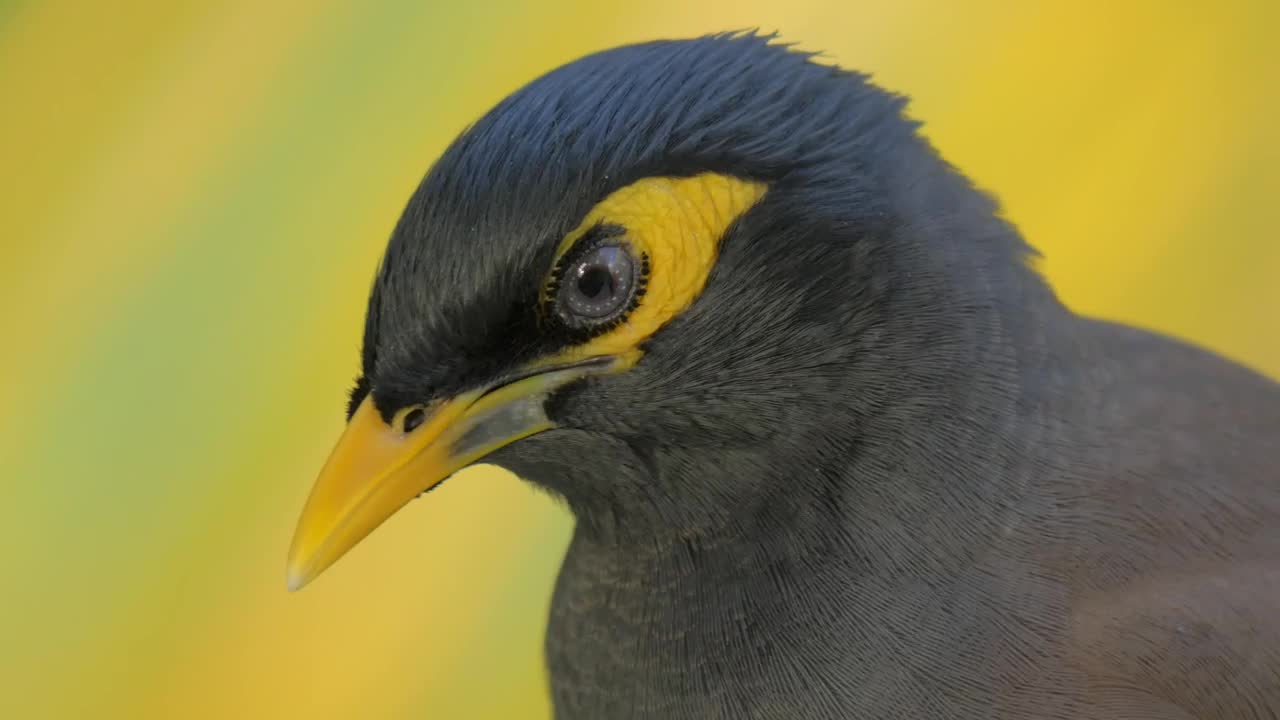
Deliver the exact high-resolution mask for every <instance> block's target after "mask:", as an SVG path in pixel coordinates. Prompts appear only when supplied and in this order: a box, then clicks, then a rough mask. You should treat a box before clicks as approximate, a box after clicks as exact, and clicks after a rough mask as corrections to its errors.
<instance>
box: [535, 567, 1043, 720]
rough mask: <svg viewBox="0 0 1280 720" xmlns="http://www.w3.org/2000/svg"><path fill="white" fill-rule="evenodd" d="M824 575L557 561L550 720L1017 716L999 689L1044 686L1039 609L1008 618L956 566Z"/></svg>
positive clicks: (1019, 691) (1007, 610)
mask: <svg viewBox="0 0 1280 720" xmlns="http://www.w3.org/2000/svg"><path fill="white" fill-rule="evenodd" d="M632 570H634V568H632ZM834 570H835V571H833V572H827V573H822V574H815V575H800V574H793V573H783V574H782V575H781V576H779V577H776V578H773V579H769V577H768V575H769V574H767V573H766V574H765V575H763V576H762V575H759V574H750V573H746V574H729V573H726V574H724V575H721V576H716V577H712V576H707V575H706V574H702V577H700V578H695V577H693V576H691V575H687V574H681V573H676V572H670V571H669V569H668V570H667V571H664V572H658V573H654V574H647V575H646V576H644V577H638V576H636V575H635V574H634V573H633V572H630V571H623V570H621V569H620V568H607V567H602V566H592V565H591V564H584V565H579V564H577V563H575V562H574V560H573V559H572V558H571V559H569V560H567V562H566V567H565V572H564V573H563V574H562V576H561V579H560V583H559V586H558V588H557V595H556V598H555V602H554V603H553V607H552V613H551V621H550V625H549V628H548V636H547V660H548V664H549V670H550V675H551V684H552V691H553V700H554V704H555V708H556V717H557V719H558V720H579V719H581V718H593V719H599V718H610V719H614V718H616V719H619V720H627V719H630V718H637V719H638V718H646V719H661V720H684V719H686V718H688V719H690V720H692V719H694V718H697V719H698V720H715V719H718V718H734V719H735V720H741V719H747V720H764V719H769V720H774V719H777V720H782V719H784V718H785V719H787V720H796V719H799V720H805V719H810V718H812V719H815V720H816V719H818V718H823V719H826V718H844V717H904V718H905V717H911V718H944V717H945V718H1022V717H1033V716H1034V715H1029V714H1026V713H1024V712H1023V711H1022V710H1021V709H1019V708H1017V707H1014V706H1012V705H1010V704H1009V703H1010V701H1009V698H1016V697H1019V696H1023V695H1025V693H1026V692H1028V691H1030V690H1032V689H1037V688H1042V687H1043V686H1044V685H1045V684H1046V683H1053V682H1056V680H1055V679H1054V678H1053V674H1054V673H1056V672H1057V671H1058V670H1060V657H1059V655H1058V643H1057V637H1056V633H1055V632H1054V630H1053V629H1052V628H1053V626H1054V625H1055V624H1056V622H1057V618H1056V617H1055V616H1053V615H1052V613H1048V614H1043V615H1042V616H1041V617H1039V618H1026V617H1022V616H1020V615H1019V614H1018V612H1015V608H1013V607H1011V606H1009V605H1006V604H1004V603H1002V602H1001V601H1000V600H999V598H998V597H995V598H993V596H992V595H991V594H990V592H989V590H990V588H989V587H985V586H984V585H983V584H982V583H981V582H977V581H974V580H973V579H972V578H970V577H968V576H953V577H921V578H916V579H915V580H914V581H912V582H908V583H896V584H891V583H890V582H889V581H887V580H884V579H882V578H876V577H862V578H858V579H853V578H852V577H851V576H850V575H848V574H844V573H841V572H838V570H839V568H835V569H834ZM1041 607H1051V605H1042V606H1041ZM1032 621H1035V622H1038V623H1039V624H1040V627H1041V628H1042V629H1043V632H1036V633H1032V632H1028V625H1027V623H1029V622H1032Z"/></svg>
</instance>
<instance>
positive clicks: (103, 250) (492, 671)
mask: <svg viewBox="0 0 1280 720" xmlns="http://www.w3.org/2000/svg"><path fill="white" fill-rule="evenodd" d="M1278 8H1280V4H1277V3H1275V2H1270V1H1269V0H1258V1H1257V2H1220V3H1212V4H1211V3H1174V2H1131V1H1128V0H1114V1H1110V2H1094V3H1077V2H1063V3H1053V4H1051V3H1012V2H1002V1H998V0H997V1H988V2H976V3H974V2H967V3H955V2H951V1H950V0H914V1H912V2H893V3H889V2H850V1H849V0H829V1H827V2H815V1H809V0H787V1H786V2H779V1H778V0H773V2H760V1H759V0H721V1H717V2H701V3H689V2H684V1H682V0H652V1H650V2H644V3H626V4H621V5H617V6H613V7H610V6H608V5H606V4H602V3H595V2H592V1H591V0H560V1H556V2H547V1H546V0H539V1H538V2H531V1H529V0H524V1H522V2H515V1H506V2H470V3H447V4H446V3H432V2H423V1H421V0H404V1H402V2H357V1H356V0H272V1H271V2H261V1H260V0H214V1H211V2H204V3H174V2H167V1H164V0H133V1H122V2H110V3H108V2H87V1H86V2H53V1H50V2H37V1H35V0H26V1H22V0H19V1H17V2H14V1H13V0H9V1H8V2H0V167H2V168H3V173H4V174H3V188H2V189H0V242H2V243H3V246H2V247H3V256H0V260H2V263H0V338H2V342H3V343H4V349H3V352H0V378H3V380H0V382H3V388H2V390H0V398H2V399H3V403H4V405H3V412H0V482H2V483H3V485H0V573H2V574H0V583H2V585H0V717H4V718H24V719H25V718H130V719H133V718H308V719H310V720H323V719H326V718H356V717H358V718H427V717H436V718H545V717H547V716H548V713H549V707H548V702H547V700H546V697H545V692H544V689H543V688H544V682H545V681H544V675H543V670H542V666H541V660H540V643H541V638H542V632H543V626H544V615H545V613H546V610H547V607H548V603H549V593H550V589H551V584H552V580H553V578H554V575H555V572H556V570H557V567H558V561H559V558H560V555H561V553H562V551H563V547H564V544H565V542H566V541H567V538H568V532H569V528H570V520H569V518H568V517H567V515H565V514H564V512H563V511H562V510H560V509H559V508H558V507H556V506H555V505H554V504H553V503H552V502H551V501H549V500H548V499H547V498H545V497H543V496H541V495H539V494H537V493H535V492H534V491H532V490H531V489H529V488H528V487H526V486H524V485H522V484H520V483H519V482H518V481H517V480H515V479H514V478H511V477H510V476H508V475H505V474H503V473H501V472H498V471H495V470H492V469H488V468H480V469H473V470H470V471H467V472H466V473H465V474H464V477H460V478H456V479H455V480H453V481H452V482H450V483H449V484H448V485H447V486H446V487H445V489H443V490H442V491H440V492H437V493H433V494H432V495H431V496H430V502H416V503H412V504H411V505H410V507H409V508H407V509H406V510H405V511H403V512H401V513H400V514H398V515H396V516H395V517H394V518H392V520H391V521H390V522H389V523H388V524H387V525H385V526H384V527H383V528H382V529H381V530H379V531H378V532H377V533H375V534H374V535H373V536H372V537H371V538H370V539H369V540H368V541H367V542H365V543H363V544H362V545H361V546H360V547H359V548H357V550H355V551H354V552H353V553H351V555H350V556H349V557H348V558H347V559H346V560H344V561H342V562H340V563H339V564H338V565H337V566H335V567H334V568H333V569H332V570H330V571H329V572H328V573H326V574H325V575H324V576H323V577H321V578H320V580H319V581H318V582H316V583H315V584H314V585H312V586H311V587H309V588H308V589H307V590H306V591H305V592H302V593H299V594H293V595H290V594H287V593H286V592H285V583H284V557H285V552H286V549H287V546H288V543H289V539H290V534H291V532H292V529H293V523H294V520H295V519H296V517H297V514H298V512H299V510H300V509H301V507H302V503H303V500H304V499H305V497H306V494H307V492H308V490H309V488H310V485H311V481H312V479H313V476H314V473H315V471H316V470H317V469H318V468H319V467H320V465H321V463H322V461H323V460H324V457H325V456H326V454H327V451H328V450H329V447H330V444H331V442H332V441H333V440H334V439H335V438H336V437H337V435H338V433H339V430H340V428H341V424H342V406H343V401H344V393H345V391H346V390H347V387H348V383H349V382H350V380H351V379H352V378H353V376H354V374H355V372H356V362H357V357H358V341H359V335H360V328H361V323H362V315H363V311H364V302H365V299H366V293H367V290H368V288H369V284H370V281H371V278H372V273H373V270H374V267H375V264H376V262H377V259H378V256H379V254H380V252H381V250H382V248H383V244H384V242H385V240H386V238H387V236H388V234H389V232H390V230H391V227H392V224H393V223H394V222H395V220H396V218H397V216H398V214H399V212H400V210H401V208H402V207H403V205H404V203H405V201H406V199H407V197H408V194H409V192H410V191H411V190H412V188H413V187H414V185H415V184H416V183H417V181H418V179H419V178H420V176H421V175H422V173H423V172H424V171H425V170H426V168H427V166H428V165H429V163H430V162H431V161H432V159H433V158H434V157H435V156H436V155H437V154H438V153H439V152H440V151H441V150H442V149H443V148H444V146H445V144H446V143H447V142H448V141H449V140H450V139H451V138H452V137H453V136H454V134H455V133H457V132H458V131H459V130H460V129H461V128H463V127H464V126H465V124H466V123H467V122H469V121H470V120H472V119H474V118H476V117H477V116H478V115H479V114H480V113H482V112H483V111H485V110H486V109H487V108H488V107H489V106H490V105H492V104H493V103H494V102H496V101H497V100H498V99H500V98H501V97H502V96H503V95H505V94H506V93H508V92H510V91H511V90H513V89H515V88H516V87H518V86H519V85H521V84H522V83H524V82H526V81H528V80H530V79H532V78H533V77H534V76H535V75H537V74H540V73H542V72H544V71H546V70H548V69H550V68H552V67H554V66H556V65H558V64H560V63H562V62H564V61H567V60H570V59H572V58H575V57H577V56H579V55H582V54H584V53H587V52H589V51H592V50H596V49H600V48H604V47H607V46H611V45H616V44H620V43H625V42H632V41H639V40H644V39H652V38H656V37H679V36H689V35H696V34H701V33H704V32H709V31H716V30H724V29H736V28H744V27H751V26H759V27H761V28H763V29H766V30H773V29H776V30H780V31H782V33H783V35H784V38H785V39H787V40H793V41H798V42H799V43H801V44H802V46H803V47H805V48H808V49H821V50H825V51H826V52H827V54H828V56H829V57H830V58H832V59H834V60H837V61H839V62H840V63H842V64H844V65H846V66H849V67H854V68H859V69H863V70H867V71H870V72H872V73H874V74H875V76H876V78H877V79H878V80H879V81H880V82H881V83H882V84H884V85H887V86H888V87H890V88H892V89H895V90H898V91H902V92H906V93H908V94H910V95H911V96H912V97H913V98H914V103H913V105H912V112H913V114H914V115H915V116H917V117H919V118H922V119H924V120H925V121H926V123H927V132H928V133H929V135H930V136H931V137H932V138H933V139H934V140H935V142H936V143H937V144H938V145H939V146H940V147H941V149H942V150H943V152H944V154H945V155H946V156H947V157H948V158H949V159H951V160H952V161H953V162H955V163H956V164H958V165H959V166H960V167H961V168H963V169H964V170H965V171H966V172H968V173H969V174H971V175H972V176H973V177H975V178H976V179H977V180H978V181H979V182H980V183H981V184H982V185H984V186H985V187H987V188H988V189H991V190H994V191H995V192H997V193H998V194H999V195H1000V197H1001V198H1002V200H1003V201H1004V203H1005V207H1006V208H1007V212H1008V214H1009V215H1010V216H1011V217H1012V218H1013V219H1014V220H1015V221H1016V222H1017V223H1018V224H1019V225H1020V226H1021V227H1022V229H1023V230H1024V232H1025V233H1026V235H1027V236H1028V238H1029V239H1030V241H1031V242H1032V243H1033V244H1034V245H1036V246H1037V247H1039V248H1040V249H1041V250H1042V251H1044V253H1045V255H1046V256H1047V259H1046V261H1045V262H1044V264H1043V267H1044V269H1045V271H1046V272H1047V274H1048V276H1049V277H1050V279H1051V280H1052V281H1053V282H1054V284H1055V285H1056V287H1057V288H1058V289H1059V291H1060V292H1061V294H1062V295H1063V297H1064V298H1065V299H1066V300H1067V301H1068V302H1069V303H1070V304H1071V305H1073V306H1074V307H1076V308H1078V309H1080V310H1082V311H1085V312H1089V313H1094V314H1100V315H1104V316H1107V317H1112V318H1119V319H1124V320H1128V321H1132V322H1136V323H1139V324H1143V325H1146V326H1150V327H1155V328H1158V329H1161V330H1165V331H1168V332H1171V333H1174V334H1177V335H1180V336H1184V337H1189V338H1192V339H1195V340H1197V341H1199V342H1202V343H1205V344H1207V345H1209V346H1211V347H1213V348H1215V349H1218V350H1220V351H1222V352H1224V353H1226V354H1228V355H1230V356H1231V357H1234V358H1236V359H1239V360H1241V361H1244V362H1246V363H1248V364H1250V365H1252V366H1254V367H1257V368H1259V369H1262V370H1263V371H1265V372H1268V373H1270V374H1271V375H1273V376H1280V320H1277V318H1276V315H1277V311H1278V310H1280V233H1277V230H1276V228H1277V227H1280V133H1277V130H1276V128H1278V127H1280V54H1278V53H1277V51H1276V50H1274V49H1273V48H1274V47H1275V45H1274V41H1275V37H1274V36H1275V32H1276V29H1277V28H1280V10H1278Z"/></svg>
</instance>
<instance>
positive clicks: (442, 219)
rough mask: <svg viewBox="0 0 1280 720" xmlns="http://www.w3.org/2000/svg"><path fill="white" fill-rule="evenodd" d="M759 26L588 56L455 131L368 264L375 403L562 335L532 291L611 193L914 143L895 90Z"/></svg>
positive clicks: (517, 355) (521, 354)
mask: <svg viewBox="0 0 1280 720" xmlns="http://www.w3.org/2000/svg"><path fill="white" fill-rule="evenodd" d="M771 40H772V37H769V36H765V37H762V36H757V35H750V34H731V35H717V36H710V37H706V38H703V39H700V40H696V41H683V42H668V41H661V42H653V43H646V44H641V45H634V46H629V47H622V48H617V49H614V50H609V51H605V52H602V53H599V54H596V55H592V56H588V57H586V58H583V59H582V60H579V61H577V62H574V63H570V64H568V65H566V66H564V67H561V68H559V69H557V70H554V71H552V72H550V73H548V74H547V75H544V76H543V77H541V78H539V79H537V80H535V81H534V82H532V83H530V84H529V85H527V86H526V87H524V88H523V89H521V90H519V91H518V92H516V93H514V94H513V95H511V96H510V97H508V98H507V99H506V100H504V101H502V102H501V103H500V104H499V105H498V106H496V107H495V108H494V109H493V110H492V111H490V112H489V113H488V114H486V115H485V116H484V117H482V118H481V119H480V120H479V121H478V122H477V123H475V125H474V126H472V127H471V128H469V129H468V130H467V131H466V132H465V133H464V134H463V135H462V136H461V137H460V138H459V139H458V140H457V141H455V142H454V143H453V144H452V145H451V146H450V147H449V148H448V150H447V151H446V152H445V153H444V154H443V156H442V157H441V158H440V159H439V161H438V162H437V163H436V164H435V165H434V167H433V168H432V169H431V171H430V172H429V173H428V174H427V176H426V177H425V178H424V180H423V182H422V183H421V185H420V186H419V187H418V189H417V191H416V192H415V193H414V194H413V196H412V198H411V200H410V202H409V204H408V207H407V208H406V210H405V212H404V215H403V216H402V218H401V220H400V222H399V224H398V225H397V227H396V229H395V231H394V233H393V237H392V239H391V242H390V244H389V247H388V249H387V253H386V255H385V257H384V260H383V262H382V265H381V268H380V270H379V273H378V276H377V282H376V285H375V287H374V291H373V297H372V299H371V302H370V314H369V319H368V324H367V329H366V333H365V355H364V375H365V376H366V377H367V378H368V380H369V384H370V385H371V386H372V387H373V388H374V389H375V392H374V395H375V398H376V400H377V402H378V405H379V408H380V410H381V411H382V412H383V413H384V414H390V413H391V412H394V410H395V408H396V407H399V406H402V405H404V404H408V403H412V402H421V401H422V400H423V399H424V398H426V397H429V396H432V395H435V394H441V393H451V392H456V391H458V390H459V389H461V388H462V387H464V386H468V385H474V384H476V383H480V382H483V381H484V380H485V379H487V378H489V377H491V376H493V375H495V374H498V373H500V372H502V371H503V370H504V367H501V366H500V365H506V364H510V363H518V362H521V361H523V360H526V359H528V358H529V357H530V356H531V355H533V354H536V353H540V352H545V351H546V350H548V349H549V346H550V345H556V344H563V343H567V342H572V341H573V340H574V338H573V337H570V336H562V337H557V336H554V335H552V336H550V337H548V336H547V335H545V334H544V333H541V332H540V329H539V324H538V322H537V317H538V306H537V299H538V297H539V290H540V289H541V285H542V282H543V280H544V273H545V271H546V269H547V268H548V267H549V264H550V260H551V256H552V253H553V252H554V249H555V247H556V245H557V243H558V241H559V240H560V238H561V237H563V235H564V234H565V233H566V232H568V231H569V230H570V229H572V227H573V226H574V225H575V224H577V223H578V222H579V221H580V220H581V218H582V216H583V215H584V214H585V213H586V212H587V210H588V209H589V208H590V207H591V206H592V205H593V204H594V203H596V202H598V201H599V200H601V199H602V198H603V197H604V196H606V195H607V194H608V193H609V192H611V191H612V190H615V189H617V188H620V187H622V186H625V185H627V184H629V183H631V182H633V181H634V180H637V179H639V178H642V177H646V176H652V175H685V174H692V173H696V172H702V171H718V172H724V173H728V174H733V175H736V176H740V177H744V178H755V179H761V180H766V181H774V180H778V179H781V178H784V177H788V176H791V175H794V174H797V173H801V174H808V175H810V176H813V177H815V178H818V179H819V180H820V179H821V176H822V174H823V173H824V172H828V171H829V169H830V168H833V167H834V168H838V169H839V171H840V172H844V171H846V170H847V169H848V168H849V167H850V166H851V164H853V163H864V164H865V165H867V166H869V168H875V167H877V166H880V165H882V164H884V163H887V162H888V158H890V157H893V156H894V154H895V153H896V152H897V148H899V147H900V146H902V145H903V143H907V142H914V130H915V125H914V123H911V122H907V121H905V120H904V119H903V117H902V109H903V106H904V103H905V101H904V99H903V98H901V97H898V96H896V95H893V94H890V93H887V92H885V91H883V90H880V89H878V88H876V87H874V86H872V85H870V84H869V83H868V82H867V80H866V78H865V77H864V76H862V75H860V74H857V73H853V72H847V71H843V70H839V69H836V68H832V67H826V66H821V65H817V64H814V63H812V62H810V58H811V57H812V55H811V54H809V53H802V52H797V51H794V50H790V49H788V48H786V47H785V46H781V45H778V44H774V43H772V42H771ZM869 198H870V196H869ZM885 212H887V209H886V210H885ZM513 269H518V271H517V272H513ZM373 348H376V351H375V350H374V349H373Z"/></svg>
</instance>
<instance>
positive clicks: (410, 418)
mask: <svg viewBox="0 0 1280 720" xmlns="http://www.w3.org/2000/svg"><path fill="white" fill-rule="evenodd" d="M426 419H427V411H426V410H423V409H422V408H414V409H412V410H410V411H409V412H408V413H406V414H405V416H404V431H405V432H407V433H410V432H413V431H414V430H416V429H418V426H419V425H421V424H422V421H423V420H426Z"/></svg>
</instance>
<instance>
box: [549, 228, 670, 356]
mask: <svg viewBox="0 0 1280 720" xmlns="http://www.w3.org/2000/svg"><path fill="white" fill-rule="evenodd" d="M613 230H614V232H611V233H608V234H606V233H604V232H598V233H592V234H591V236H589V237H587V238H584V239H585V240H586V242H581V243H579V245H578V246H577V247H575V248H574V249H573V250H571V251H570V252H568V253H566V254H565V256H564V257H563V258H561V261H560V262H559V263H557V268H556V272H555V273H554V276H553V279H552V282H551V284H550V285H549V287H548V288H547V290H548V292H547V295H548V298H549V299H550V301H551V303H552V305H553V307H554V310H555V315H556V317H557V318H558V319H559V320H560V322H562V323H563V324H564V325H565V326H567V327H568V328H570V329H572V330H575V331H579V332H587V333H593V332H598V331H601V330H603V329H607V328H609V327H612V326H614V325H616V324H617V323H619V322H621V321H622V319H623V318H624V317H625V316H626V314H627V313H629V312H631V310H633V309H634V308H635V307H636V304H637V302H638V300H639V297H640V295H641V294H642V293H643V292H644V286H645V283H646V281H647V279H648V258H647V257H645V256H644V255H643V254H641V253H636V251H635V249H634V248H633V246H632V245H631V243H629V242H627V241H626V238H625V236H624V235H623V233H622V230H621V228H614V229H613Z"/></svg>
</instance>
